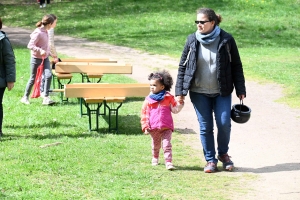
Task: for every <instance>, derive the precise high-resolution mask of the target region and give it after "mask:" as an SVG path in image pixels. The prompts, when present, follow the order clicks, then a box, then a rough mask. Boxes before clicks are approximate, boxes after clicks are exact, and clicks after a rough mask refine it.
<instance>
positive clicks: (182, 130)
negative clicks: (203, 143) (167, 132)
mask: <svg viewBox="0 0 300 200" xmlns="http://www.w3.org/2000/svg"><path fill="white" fill-rule="evenodd" d="M174 132H177V133H180V134H197V133H196V132H195V131H194V130H193V129H190V128H175V130H174Z"/></svg>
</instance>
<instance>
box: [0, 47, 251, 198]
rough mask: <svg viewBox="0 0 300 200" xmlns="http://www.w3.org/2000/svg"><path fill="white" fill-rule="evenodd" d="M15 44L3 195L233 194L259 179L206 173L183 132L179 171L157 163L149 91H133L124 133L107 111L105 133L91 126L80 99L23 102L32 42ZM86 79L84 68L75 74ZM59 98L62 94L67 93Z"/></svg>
mask: <svg viewBox="0 0 300 200" xmlns="http://www.w3.org/2000/svg"><path fill="white" fill-rule="evenodd" d="M14 50H15V54H16V57H17V58H18V59H17V72H18V73H17V82H16V84H15V88H14V89H13V90H12V91H10V92H8V91H6V93H5V95H4V100H3V107H4V123H3V131H4V134H5V136H4V137H3V138H2V139H1V142H0V143H1V145H0V160H1V162H0V168H1V180H0V199H189V200H193V199H195V200H196V199H230V196H232V195H242V194H244V193H246V192H247V190H246V189H244V188H243V187H241V186H240V184H239V183H240V182H241V181H245V180H247V181H249V180H253V178H255V176H248V175H246V174H234V173H217V174H209V175H207V174H205V173H203V166H204V163H203V161H202V160H201V159H200V158H201V156H202V155H201V153H199V151H198V150H195V149H192V148H191V147H189V146H187V141H188V140H189V139H188V138H189V137H187V135H182V134H180V133H177V132H175V133H174V134H173V140H172V144H173V158H174V164H175V165H176V167H177V169H178V170H176V171H173V172H170V171H167V170H166V169H165V166H164V165H163V161H162V160H161V164H160V165H159V166H158V167H152V166H151V162H150V161H151V145H150V144H151V139H150V137H149V136H146V135H143V134H142V132H141V128H140V109H141V106H142V101H143V98H128V99H127V100H126V102H125V103H124V104H123V105H122V107H121V109H120V113H119V114H120V115H119V117H120V118H119V119H120V121H119V133H118V134H115V133H109V132H108V124H107V117H100V121H99V124H100V127H101V128H100V130H99V132H96V131H92V132H88V118H87V117H86V116H84V117H82V118H80V112H79V104H78V101H77V99H69V103H57V104H55V105H54V106H43V105H42V104H41V103H42V100H41V99H40V98H39V99H30V102H31V104H30V105H24V104H21V103H20V102H19V100H20V98H21V97H22V95H23V92H24V89H25V85H26V82H27V80H28V78H29V60H30V53H29V50H28V49H25V48H24V47H18V46H15V47H14ZM80 80H81V77H80V75H78V76H77V75H74V78H73V79H72V81H74V82H80ZM120 80H122V81H123V82H126V83H130V82H135V81H133V80H131V79H129V78H128V77H125V76H121V75H105V76H104V77H103V79H102V82H107V83H116V82H119V81H120ZM52 99H54V100H55V101H57V102H59V101H60V97H59V95H54V96H52ZM93 125H95V121H93ZM190 136H192V135H190ZM58 142H59V143H61V144H59V145H54V146H49V147H47V148H41V146H44V145H47V144H53V143H58ZM199 145H200V143H199ZM161 158H163V155H162V153H161ZM216 180H217V181H216ZM224 194H226V195H224Z"/></svg>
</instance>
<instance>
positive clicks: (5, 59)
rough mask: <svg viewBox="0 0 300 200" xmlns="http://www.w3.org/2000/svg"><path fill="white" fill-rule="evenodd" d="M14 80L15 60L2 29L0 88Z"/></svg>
mask: <svg viewBox="0 0 300 200" xmlns="http://www.w3.org/2000/svg"><path fill="white" fill-rule="evenodd" d="M7 82H16V62H15V54H14V51H13V48H12V46H11V44H10V41H9V39H8V38H7V37H6V35H5V33H4V32H3V31H1V32H0V88H5V87H6V86H7Z"/></svg>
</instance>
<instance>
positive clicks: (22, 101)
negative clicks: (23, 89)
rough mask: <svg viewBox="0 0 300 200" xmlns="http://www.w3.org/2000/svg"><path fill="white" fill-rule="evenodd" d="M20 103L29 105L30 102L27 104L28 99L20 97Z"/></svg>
mask: <svg viewBox="0 0 300 200" xmlns="http://www.w3.org/2000/svg"><path fill="white" fill-rule="evenodd" d="M21 103H24V104H27V105H28V104H30V102H29V100H28V98H27V97H25V96H24V97H22V99H21Z"/></svg>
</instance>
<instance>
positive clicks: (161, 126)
mask: <svg viewBox="0 0 300 200" xmlns="http://www.w3.org/2000/svg"><path fill="white" fill-rule="evenodd" d="M148 80H149V81H150V94H149V95H148V96H147V97H146V98H145V101H144V103H143V106H142V113H141V125H142V130H143V132H144V133H145V134H150V135H151V138H152V165H153V166H156V165H158V158H159V150H160V148H161V146H162V148H163V150H164V157H165V164H166V168H167V169H168V170H174V169H175V167H174V166H173V164H172V144H171V137H172V132H173V130H174V123H173V118H172V114H171V112H172V113H174V114H176V113H179V112H180V110H181V109H182V108H183V105H184V102H183V101H181V102H178V101H176V100H175V98H174V96H173V95H171V94H170V93H169V91H170V90H171V87H172V85H173V79H172V76H171V75H170V74H169V72H167V71H166V70H163V71H159V72H155V73H151V74H150V75H149V76H148Z"/></svg>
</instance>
